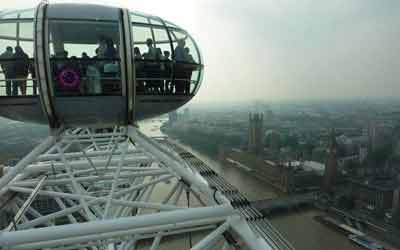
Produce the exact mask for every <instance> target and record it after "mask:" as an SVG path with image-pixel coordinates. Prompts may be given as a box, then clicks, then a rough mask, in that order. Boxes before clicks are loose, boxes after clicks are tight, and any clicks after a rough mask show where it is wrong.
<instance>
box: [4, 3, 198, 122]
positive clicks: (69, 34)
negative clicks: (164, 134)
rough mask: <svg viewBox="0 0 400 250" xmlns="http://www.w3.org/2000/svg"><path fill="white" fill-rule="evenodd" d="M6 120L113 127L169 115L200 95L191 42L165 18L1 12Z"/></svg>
mask: <svg viewBox="0 0 400 250" xmlns="http://www.w3.org/2000/svg"><path fill="white" fill-rule="evenodd" d="M0 50H1V51H0V54H1V55H0V66H1V73H2V74H0V116H3V117H7V118H10V119H14V120H19V121H28V122H35V123H42V124H49V125H50V126H51V127H52V128H58V127H60V126H64V127H70V126H101V127H104V126H111V125H116V124H121V125H123V124H132V123H134V122H135V121H138V120H141V119H145V118H150V117H154V116H157V115H160V114H163V113H167V112H170V111H172V110H175V109H177V108H179V107H180V106H182V105H184V104H185V103H186V102H188V101H189V100H190V99H191V98H192V97H193V96H194V95H195V94H196V92H197V91H198V89H199V87H200V83H201V79H202V73H203V61H202V58H201V54H200V51H199V48H198V47H197V45H196V43H195V41H194V40H193V39H192V37H191V36H190V35H189V34H188V33H187V32H186V31H185V30H184V29H182V28H180V27H179V26H177V25H175V24H173V23H171V22H168V21H165V20H163V19H161V18H159V17H155V16H151V15H146V14H142V13H138V12H131V11H129V10H127V9H122V8H116V7H106V6H100V5H89V4H65V3H63V4H61V3H59V4H47V3H41V4H40V5H39V6H37V7H36V8H35V9H25V10H17V11H3V12H0Z"/></svg>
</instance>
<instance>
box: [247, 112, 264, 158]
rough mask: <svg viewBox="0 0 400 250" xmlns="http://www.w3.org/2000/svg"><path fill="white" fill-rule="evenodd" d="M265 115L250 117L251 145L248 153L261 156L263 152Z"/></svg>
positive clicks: (252, 115) (251, 115)
mask: <svg viewBox="0 0 400 250" xmlns="http://www.w3.org/2000/svg"><path fill="white" fill-rule="evenodd" d="M263 135H264V133H263V115H262V113H260V114H259V113H257V114H251V113H250V115H249V143H248V151H249V152H251V153H254V154H256V155H260V154H261V153H262V152H263V150H264V146H263V139H264V136H263Z"/></svg>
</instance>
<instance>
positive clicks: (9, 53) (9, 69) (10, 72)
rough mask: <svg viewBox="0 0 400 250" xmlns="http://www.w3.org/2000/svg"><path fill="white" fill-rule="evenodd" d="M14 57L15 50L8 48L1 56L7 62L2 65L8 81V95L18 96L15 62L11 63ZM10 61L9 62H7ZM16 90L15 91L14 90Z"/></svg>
mask: <svg viewBox="0 0 400 250" xmlns="http://www.w3.org/2000/svg"><path fill="white" fill-rule="evenodd" d="M13 57H14V53H13V48H12V47H11V46H8V47H7V48H6V51H4V52H3V54H1V55H0V59H2V60H5V61H3V62H2V63H1V68H2V70H3V73H4V77H5V79H6V95H8V96H10V95H17V93H18V89H17V87H16V86H14V85H15V83H14V79H15V70H14V62H13V61H11V60H12V59H13ZM7 60H9V61H7ZM14 89H15V90H14Z"/></svg>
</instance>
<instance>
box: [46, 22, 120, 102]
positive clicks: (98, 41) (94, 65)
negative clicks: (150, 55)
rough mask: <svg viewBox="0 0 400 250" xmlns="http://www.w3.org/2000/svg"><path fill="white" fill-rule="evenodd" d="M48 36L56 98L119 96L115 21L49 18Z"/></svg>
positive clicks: (117, 47) (118, 35)
mask: <svg viewBox="0 0 400 250" xmlns="http://www.w3.org/2000/svg"><path fill="white" fill-rule="evenodd" d="M49 33H50V34H49V35H50V41H51V42H50V64H51V71H52V77H53V86H54V90H55V91H54V92H55V95H56V96H82V95H84V96H87V95H121V90H122V86H121V77H120V75H121V67H120V55H119V47H120V33H119V24H118V22H110V21H107V22H103V21H76V20H54V19H53V20H51V19H50V20H49ZM77 34H79V35H77Z"/></svg>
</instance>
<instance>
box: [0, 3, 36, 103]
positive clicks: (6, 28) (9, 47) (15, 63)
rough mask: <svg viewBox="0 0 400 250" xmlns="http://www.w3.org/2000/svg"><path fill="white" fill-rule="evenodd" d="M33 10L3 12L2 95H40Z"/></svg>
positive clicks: (0, 28)
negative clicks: (34, 42) (35, 57)
mask: <svg viewBox="0 0 400 250" xmlns="http://www.w3.org/2000/svg"><path fill="white" fill-rule="evenodd" d="M33 13H34V10H33V9H27V10H21V11H9V12H3V13H1V14H0V68H1V74H0V96H25V95H37V94H38V93H39V92H38V84H37V81H36V74H35V68H34V61H33V51H34V48H33V46H34V45H33V30H34V27H33V19H32V18H33Z"/></svg>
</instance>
